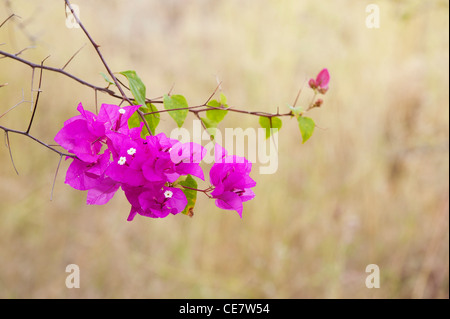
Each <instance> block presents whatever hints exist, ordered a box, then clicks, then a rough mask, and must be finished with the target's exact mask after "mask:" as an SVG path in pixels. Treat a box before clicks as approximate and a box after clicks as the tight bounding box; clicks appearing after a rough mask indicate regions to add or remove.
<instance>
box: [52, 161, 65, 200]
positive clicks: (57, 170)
mask: <svg viewBox="0 0 450 319" xmlns="http://www.w3.org/2000/svg"><path fill="white" fill-rule="evenodd" d="M62 158H63V157H62V155H60V156H59V161H58V166H57V167H56V172H55V177H54V178H53V184H52V191H51V192H50V200H53V190H54V189H55V183H56V177H57V176H58V172H59V166H60V165H61V160H62Z"/></svg>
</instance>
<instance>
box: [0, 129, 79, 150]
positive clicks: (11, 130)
mask: <svg viewBox="0 0 450 319" xmlns="http://www.w3.org/2000/svg"><path fill="white" fill-rule="evenodd" d="M0 129H2V130H3V131H5V132H11V133H15V134H19V135H24V136H26V137H28V138H31V139H32V140H33V141H35V142H37V143H39V144H41V145H43V146H45V147H46V148H48V149H50V150H52V151H53V152H55V153H57V154H59V155H61V156H67V157H71V158H77V157H76V156H75V155H73V154H68V153H64V152H61V151H58V150H57V149H56V148H54V147H52V146H50V145H49V144H46V143H44V142H42V141H41V140H39V139H38V138H36V137H34V136H32V135H30V134H29V133H27V132H25V131H18V130H14V129H10V128H7V127H4V126H2V125H0Z"/></svg>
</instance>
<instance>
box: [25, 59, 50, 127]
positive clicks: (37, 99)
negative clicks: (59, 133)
mask: <svg viewBox="0 0 450 319" xmlns="http://www.w3.org/2000/svg"><path fill="white" fill-rule="evenodd" d="M49 57H50V56H47V57H46V58H45V59H44V60H42V62H41V66H43V65H44V62H45V60H47V59H48V58H49ZM41 84H42V68H41V72H40V75H39V87H38V93H37V95H36V101H35V102H34V108H33V113H32V114H31V119H30V123H29V124H28V128H27V131H26V132H27V134H28V133H29V132H30V129H31V125H32V124H33V120H34V115H35V114H36V109H37V106H38V102H39V96H40V94H41V92H42V91H41Z"/></svg>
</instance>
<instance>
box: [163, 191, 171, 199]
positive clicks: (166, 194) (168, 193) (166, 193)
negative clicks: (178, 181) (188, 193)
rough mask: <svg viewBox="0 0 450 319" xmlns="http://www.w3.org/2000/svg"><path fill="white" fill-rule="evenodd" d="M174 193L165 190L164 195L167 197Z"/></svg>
mask: <svg viewBox="0 0 450 319" xmlns="http://www.w3.org/2000/svg"><path fill="white" fill-rule="evenodd" d="M172 195H173V193H172V192H171V191H165V192H164V197H165V198H172Z"/></svg>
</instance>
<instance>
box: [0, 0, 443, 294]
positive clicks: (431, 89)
mask: <svg viewBox="0 0 450 319" xmlns="http://www.w3.org/2000/svg"><path fill="white" fill-rule="evenodd" d="M73 3H74V4H77V5H78V6H79V7H80V16H81V19H82V21H83V22H84V24H85V26H86V27H87V28H88V30H89V31H90V33H91V35H92V36H93V38H94V39H95V40H96V41H97V42H98V43H99V44H100V45H101V50H102V53H103V54H104V56H105V58H106V60H107V61H108V63H109V65H110V66H111V68H112V69H113V70H114V71H117V72H119V71H123V70H128V69H134V70H137V72H138V74H139V76H140V77H141V78H142V79H143V81H144V82H145V83H146V85H147V92H148V94H147V95H148V97H150V98H153V97H157V96H161V95H162V94H164V93H167V92H168V91H169V89H170V87H171V86H172V84H174V83H175V88H174V91H173V92H174V93H179V94H184V95H185V96H186V97H187V99H188V102H189V103H190V104H191V105H195V104H201V103H203V102H204V100H206V98H207V97H208V96H209V95H210V93H211V92H212V91H213V90H214V88H215V86H216V85H217V82H216V78H217V77H218V78H220V80H222V81H223V84H222V88H223V91H224V93H225V94H226V95H227V97H228V100H229V103H230V104H231V105H234V106H236V107H241V108H244V109H248V110H262V111H267V112H275V111H276V108H277V107H280V110H281V111H287V104H288V103H292V102H293V100H294V98H295V95H296V93H297V91H298V89H299V88H300V87H301V85H302V84H303V82H304V80H305V79H308V78H309V77H312V76H315V75H316V74H317V72H318V71H320V69H322V68H323V67H327V68H328V69H329V70H330V73H331V84H330V87H331V88H330V91H329V92H328V93H327V95H326V96H325V103H324V106H323V107H322V108H321V109H316V110H313V112H312V113H311V116H312V117H313V118H314V119H315V121H316V123H317V125H318V126H320V127H321V128H322V129H317V130H316V132H315V134H314V136H313V137H312V138H311V140H310V141H309V142H308V143H306V144H304V145H302V144H301V138H300V133H299V131H298V127H297V125H296V122H295V120H289V119H287V118H285V119H284V120H283V128H282V130H281V131H280V134H279V137H280V143H279V168H278V171H277V173H276V174H274V175H259V174H258V170H257V169H256V168H255V170H254V173H252V176H253V177H254V179H255V180H256V181H257V187H256V188H255V192H256V198H255V200H253V201H251V202H248V203H246V204H245V206H244V218H243V219H242V220H241V219H240V218H239V216H238V215H237V214H236V213H234V212H228V211H221V210H219V209H217V208H216V207H215V205H214V203H213V202H212V201H209V200H208V199H207V198H203V197H199V199H198V204H197V207H196V210H195V216H194V217H193V218H188V217H186V216H184V215H183V216H181V215H180V216H172V217H168V218H165V219H162V220H153V219H147V218H136V219H135V220H134V221H133V222H127V221H126V217H127V215H128V211H129V204H128V202H127V201H126V199H125V197H124V195H123V193H121V192H118V193H117V195H116V196H115V197H114V199H113V200H112V201H111V202H110V203H108V204H107V205H105V206H100V207H98V206H87V205H86V204H85V196H86V195H85V193H84V192H79V191H76V190H73V189H71V188H70V187H69V186H67V185H65V184H64V172H65V170H66V169H67V167H68V162H63V163H62V164H61V169H60V172H59V175H58V177H57V180H56V186H55V191H54V198H53V200H52V201H50V192H51V187H52V181H53V177H54V174H55V170H56V166H57V163H58V160H59V157H58V155H56V154H54V153H53V152H51V151H49V150H46V149H44V148H43V147H41V146H39V145H38V144H37V143H35V142H33V141H31V140H30V139H27V138H24V137H22V136H15V135H13V134H10V140H11V145H12V152H13V155H14V160H15V164H16V166H17V168H18V170H19V173H20V175H19V176H17V175H16V174H15V172H14V169H13V167H12V164H11V161H10V159H9V153H8V150H7V148H6V147H5V146H4V144H3V143H2V146H1V148H0V161H1V163H2V165H1V167H0V178H1V180H0V220H1V222H0V244H1V247H0V297H2V298H448V296H449V277H448V275H449V223H448V222H449V221H448V215H449V195H448V191H449V179H448V174H449V169H448V168H449V148H448V147H449V119H448V117H449V91H448V86H449V75H448V67H449V43H448V41H449V40H448V39H449V12H448V10H449V8H448V1H440V0H435V1H426V2H425V1H419V0H411V1H406V0H405V1H400V0H398V1H387V0H386V1H382V0H380V1H376V2H375V3H376V4H378V5H379V7H380V14H381V16H380V18H381V19H380V28H379V29H368V28H367V27H366V25H365V19H366V17H367V15H368V14H367V13H366V12H365V8H366V5H367V4H369V3H370V2H367V1H349V0H336V1H326V2H324V1H313V0H310V1H296V0H286V1H273V0H244V1H242V0H241V1H237V0H227V1H225V0H220V1H219V0H215V1H212V0H209V1H208V0H170V1H169V0H165V1H156V0H152V1H143V0H141V1H138V0H133V1H124V0H113V1H108V2H107V4H106V2H98V1H97V2H93V1H87V0H76V1H75V0H74V1H73ZM11 13H15V14H17V15H19V16H20V17H21V18H20V19H19V18H14V19H12V20H10V21H8V22H7V23H6V24H5V25H4V26H3V27H2V28H1V29H0V43H5V44H3V45H1V46H0V49H1V50H4V51H7V52H11V53H16V52H18V51H20V50H21V49H23V48H25V47H28V46H34V47H33V48H32V49H29V50H26V51H24V52H23V53H22V54H21V57H23V58H25V59H28V60H31V61H34V62H35V63H40V61H41V60H42V59H43V58H45V57H46V56H47V55H51V56H50V58H49V59H48V60H47V61H46V63H45V64H46V65H49V66H54V67H62V66H63V65H64V64H65V62H66V61H67V60H68V59H69V58H70V57H71V56H72V54H73V53H74V52H75V51H76V50H78V49H79V48H80V47H81V46H82V45H83V44H84V43H87V42H88V41H87V39H86V38H85V36H84V34H83V33H82V31H81V30H80V29H69V28H67V27H66V26H65V14H64V4H63V1H59V0H58V1H57V0H41V1H31V0H14V1H2V2H0V21H3V20H4V19H6V18H7V17H8V16H9V15H10V14H11ZM66 70H67V71H68V72H70V73H73V74H75V75H77V76H79V77H81V78H83V79H84V80H86V81H89V82H91V83H94V84H97V85H99V86H102V85H105V82H104V80H103V79H102V77H101V76H100V75H99V72H105V71H104V69H103V68H102V65H101V63H100V61H99V59H98V57H97V56H96V55H95V52H94V50H93V49H92V47H90V45H89V44H88V45H87V46H86V47H85V48H84V49H83V50H82V51H81V52H80V53H79V54H78V55H77V56H76V58H75V59H74V60H73V61H72V62H71V63H70V64H69V66H67V68H66ZM36 74H37V72H36ZM3 83H8V86H6V87H2V88H0V101H1V103H0V114H2V113H3V112H4V111H6V110H7V109H8V108H9V107H11V106H13V105H14V104H16V103H17V102H19V101H20V100H21V99H22V89H23V92H24V96H25V99H26V100H29V99H30V84H31V69H30V68H29V67H27V66H25V65H22V64H21V63H19V62H16V61H12V60H9V59H1V60H0V84H3ZM36 85H37V81H35V88H36ZM42 89H43V93H42V94H41V97H40V103H39V109H38V112H37V117H36V119H35V123H34V125H33V127H32V130H31V133H32V134H33V135H35V136H37V137H39V138H41V139H42V140H44V141H47V142H49V143H51V142H52V141H53V137H54V136H55V134H56V133H57V132H58V130H59V129H60V128H61V127H62V123H63V121H64V120H65V119H67V118H68V117H71V116H74V115H76V114H77V112H76V105H77V104H78V103H79V102H82V103H83V105H85V107H87V108H89V109H90V110H94V109H95V102H94V101H95V100H94V92H93V91H92V90H90V89H88V88H86V87H83V86H81V85H79V84H78V83H76V82H74V81H72V80H70V79H68V78H65V77H63V76H61V75H58V74H52V73H50V72H45V73H44V79H43V85H42ZM304 91H305V94H303V95H302V98H301V100H300V103H302V104H303V105H304V104H306V103H308V101H309V100H308V94H307V93H306V91H307V90H304ZM98 99H99V103H103V102H117V100H114V99H111V98H110V97H108V96H106V95H104V94H100V93H99V95H98ZM30 115H31V113H30V104H29V103H23V104H21V105H20V106H18V107H17V108H16V109H15V110H14V111H13V112H11V113H9V114H8V115H6V116H4V117H2V118H1V119H0V124H1V125H5V126H8V127H13V128H17V129H26V125H27V123H28V119H29V117H30ZM193 119H194V118H193V117H191V115H190V116H189V117H188V121H187V122H191V121H192V120H193ZM188 126H189V125H188ZM173 127H174V125H173V121H172V119H171V118H170V117H169V116H167V115H165V116H163V117H162V121H161V124H160V127H159V128H158V131H165V132H169V131H170V129H172V128H173ZM223 127H243V128H246V127H258V121H257V118H256V117H241V116H237V115H235V114H229V115H228V118H227V119H226V120H225V122H224V124H223V125H222V128H223ZM71 263H74V264H77V265H79V266H80V270H81V288H80V289H67V288H66V286H65V279H66V276H67V275H68V273H66V272H65V268H66V266H67V265H68V264H71ZM368 264H377V265H378V266H379V267H380V274H381V288H379V289H367V288H366V287H365V278H366V276H367V275H368V274H367V273H365V268H366V266H367V265H368Z"/></svg>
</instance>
